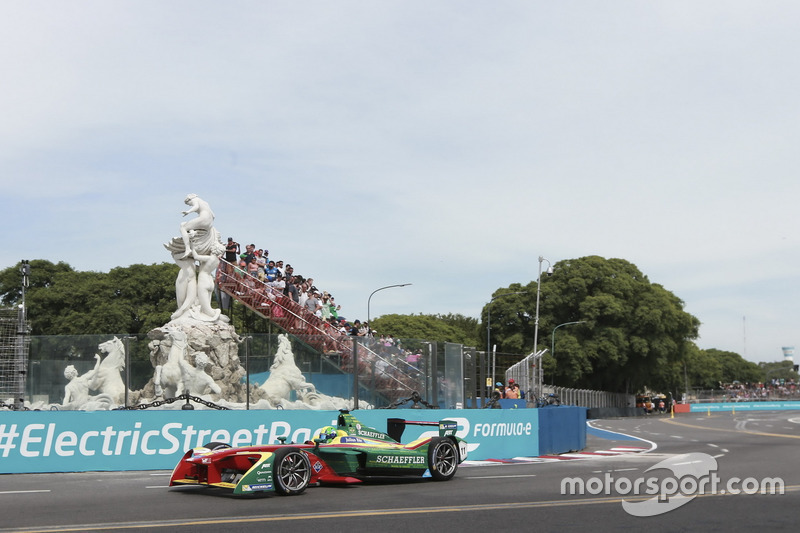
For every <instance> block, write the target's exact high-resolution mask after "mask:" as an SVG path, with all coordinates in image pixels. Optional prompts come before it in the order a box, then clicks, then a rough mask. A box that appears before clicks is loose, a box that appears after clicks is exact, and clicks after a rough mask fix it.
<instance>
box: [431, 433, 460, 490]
mask: <svg viewBox="0 0 800 533" xmlns="http://www.w3.org/2000/svg"><path fill="white" fill-rule="evenodd" d="M457 469H458V448H456V445H455V444H454V443H453V441H452V440H450V439H448V438H447V437H434V438H432V439H431V442H430V444H428V470H430V473H431V477H432V478H433V480H434V481H448V480H450V479H452V478H453V476H454V475H456V470H457Z"/></svg>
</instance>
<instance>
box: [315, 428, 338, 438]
mask: <svg viewBox="0 0 800 533" xmlns="http://www.w3.org/2000/svg"><path fill="white" fill-rule="evenodd" d="M336 435H337V431H336V428H335V427H334V426H325V427H324V428H322V429H320V430H319V431H317V434H316V435H315V436H314V440H319V441H321V442H330V441H332V440H333V439H335V438H336Z"/></svg>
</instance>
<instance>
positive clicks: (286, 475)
mask: <svg viewBox="0 0 800 533" xmlns="http://www.w3.org/2000/svg"><path fill="white" fill-rule="evenodd" d="M272 475H273V476H274V482H275V492H277V493H278V494H282V495H284V496H292V495H294V494H300V493H301V492H303V491H304V490H306V487H307V486H308V483H309V481H311V463H310V462H309V461H308V456H307V455H306V454H305V453H303V452H302V451H300V450H298V449H297V448H291V447H288V448H278V449H277V450H276V451H275V460H274V462H273V463H272Z"/></svg>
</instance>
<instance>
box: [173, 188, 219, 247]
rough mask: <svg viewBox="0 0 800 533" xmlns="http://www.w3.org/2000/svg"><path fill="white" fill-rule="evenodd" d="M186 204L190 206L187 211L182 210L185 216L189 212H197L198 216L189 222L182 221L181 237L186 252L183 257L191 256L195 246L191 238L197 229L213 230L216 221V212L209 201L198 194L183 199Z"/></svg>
mask: <svg viewBox="0 0 800 533" xmlns="http://www.w3.org/2000/svg"><path fill="white" fill-rule="evenodd" d="M183 203H185V204H186V205H188V206H190V207H189V209H187V210H186V211H182V212H181V214H182V215H183V216H186V215H188V214H189V213H197V218H194V219H192V220H189V221H187V222H181V239H182V240H183V246H184V249H185V251H184V253H183V257H184V258H186V257H189V256H190V255H191V253H192V250H194V249H195V247H194V246H193V245H192V242H191V238H190V237H192V236H194V234H195V232H197V231H206V232H207V231H211V230H212V229H213V227H214V226H213V223H214V212H213V211H212V210H211V206H209V205H208V202H206V201H205V200H203V199H201V198H200V197H199V196H197V195H196V194H194V193H192V194H189V195H187V196H186V199H185V200H184V201H183Z"/></svg>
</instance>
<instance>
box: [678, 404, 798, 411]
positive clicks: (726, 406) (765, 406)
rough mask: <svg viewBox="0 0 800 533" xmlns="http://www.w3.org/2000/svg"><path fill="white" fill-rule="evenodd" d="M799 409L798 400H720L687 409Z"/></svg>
mask: <svg viewBox="0 0 800 533" xmlns="http://www.w3.org/2000/svg"><path fill="white" fill-rule="evenodd" d="M796 410H800V402H793V401H780V402H721V403H693V404H690V407H689V411H690V412H692V413H706V412H708V411H712V412H715V411H796Z"/></svg>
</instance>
